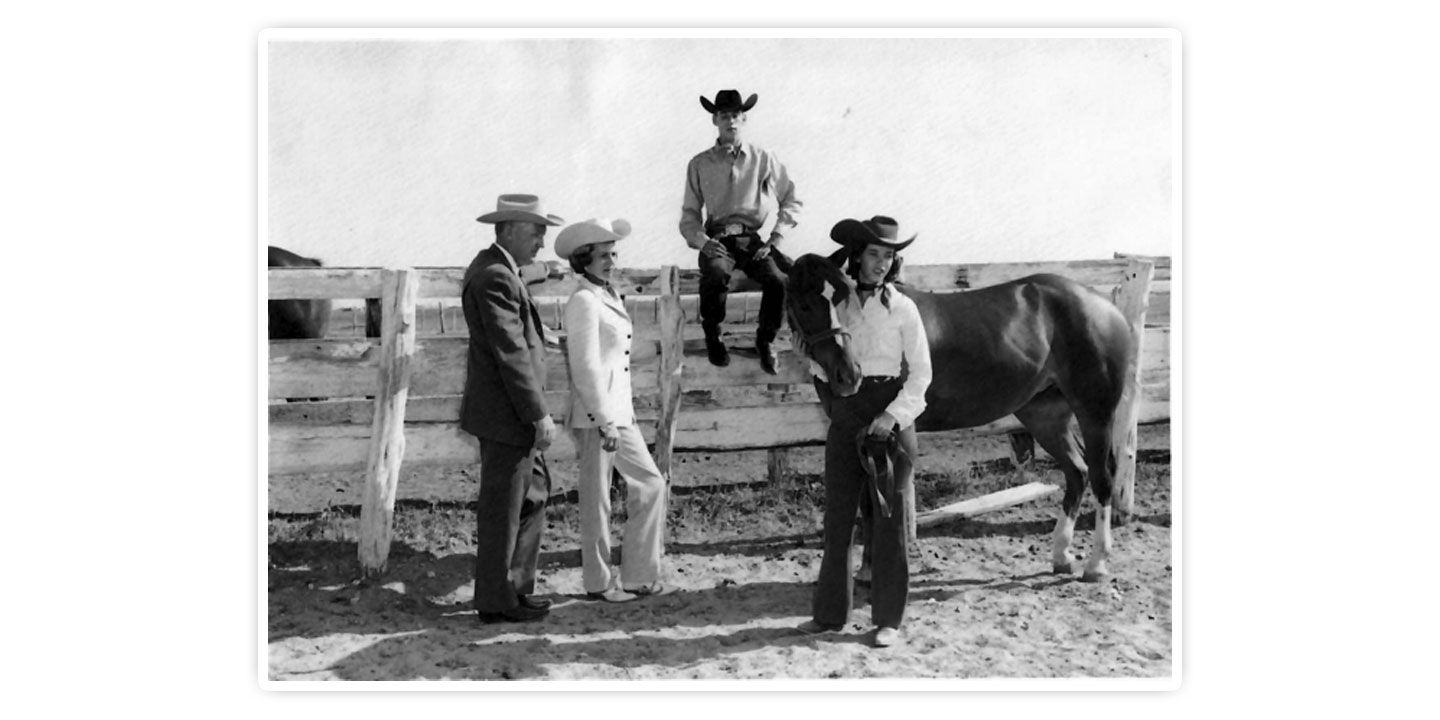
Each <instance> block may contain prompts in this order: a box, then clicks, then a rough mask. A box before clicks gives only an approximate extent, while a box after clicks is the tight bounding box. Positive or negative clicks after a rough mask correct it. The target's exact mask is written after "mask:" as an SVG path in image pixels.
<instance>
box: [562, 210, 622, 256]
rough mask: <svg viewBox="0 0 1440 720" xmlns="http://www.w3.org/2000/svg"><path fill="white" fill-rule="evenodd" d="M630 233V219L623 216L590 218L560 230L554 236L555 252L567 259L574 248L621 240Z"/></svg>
mask: <svg viewBox="0 0 1440 720" xmlns="http://www.w3.org/2000/svg"><path fill="white" fill-rule="evenodd" d="M629 234H630V221H628V220H626V219H624V218H616V219H614V220H610V219H608V218H590V219H589V220H581V221H580V222H577V223H575V224H574V225H571V226H570V227H567V228H565V229H564V230H561V231H560V234H559V235H558V236H556V238H555V254H556V255H559V256H560V259H561V260H569V259H570V256H571V255H572V254H574V252H575V251H576V250H579V249H580V248H582V247H585V246H586V245H595V244H598V243H607V242H614V241H616V240H622V239H624V238H625V236H627V235H629Z"/></svg>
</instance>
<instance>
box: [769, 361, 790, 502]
mask: <svg viewBox="0 0 1440 720" xmlns="http://www.w3.org/2000/svg"><path fill="white" fill-rule="evenodd" d="M765 390H766V391H767V393H769V396H770V400H771V401H775V400H779V399H781V396H783V395H784V394H785V393H786V392H788V391H789V390H790V386H789V385H788V384H786V383H767V384H766V385H765ZM766 455H767V457H766V463H765V465H766V473H765V475H766V478H765V479H766V480H767V481H769V484H770V486H771V487H775V486H776V485H778V484H779V483H780V482H781V481H782V480H784V479H785V476H786V475H787V474H789V473H790V450H789V448H783V447H778V448H770V450H769V452H768V453H767V454H766Z"/></svg>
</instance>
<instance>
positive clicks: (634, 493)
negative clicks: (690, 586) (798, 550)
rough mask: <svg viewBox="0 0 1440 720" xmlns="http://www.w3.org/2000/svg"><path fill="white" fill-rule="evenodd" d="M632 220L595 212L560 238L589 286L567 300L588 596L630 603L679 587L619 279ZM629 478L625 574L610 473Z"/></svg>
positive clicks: (570, 421)
mask: <svg viewBox="0 0 1440 720" xmlns="http://www.w3.org/2000/svg"><path fill="white" fill-rule="evenodd" d="M629 234H630V223H628V222H626V221H625V220H621V219H617V220H614V221H610V220H604V219H598V220H597V219H591V220H585V221H583V222H579V223H575V224H574V225H571V226H569V227H567V228H565V229H564V230H562V231H560V234H559V236H557V237H556V238H555V254H556V255H559V256H560V258H561V259H564V260H568V261H569V262H570V267H571V268H573V269H574V270H575V274H576V279H577V281H578V283H579V287H578V288H576V290H575V293H574V294H572V295H571V296H570V300H569V301H568V302H566V303H565V331H566V336H567V341H566V342H567V351H566V360H567V362H568V363H569V367H570V405H569V408H568V409H567V410H566V413H565V415H566V426H567V427H569V428H570V432H571V434H572V435H573V436H574V438H575V447H576V450H577V452H578V454H579V460H580V477H579V484H580V557H581V560H582V567H583V573H582V574H583V578H584V585H585V594H586V596H587V597H589V598H591V599H594V600H606V601H609V602H627V601H630V600H634V599H636V598H637V597H643V596H648V595H665V594H668V593H670V592H672V591H673V588H670V587H667V586H666V585H665V584H664V583H663V582H661V578H660V575H661V558H662V556H663V555H664V552H665V545H664V539H663V534H664V526H665V511H666V506H667V504H668V503H667V502H666V500H667V497H668V490H667V488H666V487H665V478H664V477H663V476H662V475H661V474H660V470H659V469H658V468H656V466H655V460H654V458H652V457H650V451H649V450H647V449H646V447H645V439H644V438H643V437H642V436H641V435H640V428H639V427H637V426H636V425H635V406H634V402H633V401H632V399H631V389H630V341H631V336H632V335H633V334H634V330H633V326H632V325H631V324H630V315H629V314H628V313H627V312H625V305H624V303H623V302H622V301H621V299H620V294H619V293H618V292H617V291H616V289H615V287H614V285H613V284H612V282H611V277H610V276H611V274H612V273H613V271H614V269H615V260H616V258H617V257H618V255H617V253H616V252H615V243H616V241H618V240H621V239H623V238H624V237H625V236H627V235H629ZM612 468H613V469H614V470H618V471H619V473H620V475H621V476H622V477H623V478H625V511H626V520H625V544H624V551H623V554H624V559H623V562H622V563H621V567H620V573H619V580H618V581H617V578H616V576H615V572H614V569H613V568H611V567H610V475H611V469H612Z"/></svg>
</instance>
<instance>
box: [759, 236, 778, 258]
mask: <svg viewBox="0 0 1440 720" xmlns="http://www.w3.org/2000/svg"><path fill="white" fill-rule="evenodd" d="M779 240H780V239H779V238H777V237H775V236H774V235H771V236H770V242H767V243H765V244H764V245H761V246H760V249H759V250H756V251H755V260H756V261H757V262H758V261H760V260H764V259H765V258H766V257H769V255H770V251H771V250H773V249H775V246H776V245H778V244H779Z"/></svg>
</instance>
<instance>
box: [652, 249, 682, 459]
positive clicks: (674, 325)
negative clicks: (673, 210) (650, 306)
mask: <svg viewBox="0 0 1440 720" xmlns="http://www.w3.org/2000/svg"><path fill="white" fill-rule="evenodd" d="M659 290H660V297H659V298H658V299H657V301H656V306H657V307H656V309H657V311H658V312H659V318H660V323H659V324H660V377H659V400H660V417H659V422H658V423H657V424H656V427H655V465H656V467H657V468H659V470H660V474H661V475H664V476H665V482H667V483H669V482H670V478H671V472H672V462H673V460H674V455H675V430H676V428H677V427H678V426H679V421H680V390H681V388H680V373H681V372H682V371H683V370H684V365H685V362H684V361H685V338H684V336H683V334H682V329H683V325H684V323H685V316H684V313H682V312H681V309H680V270H679V268H677V267H675V266H674V265H666V266H665V267H662V268H660V286H659Z"/></svg>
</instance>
